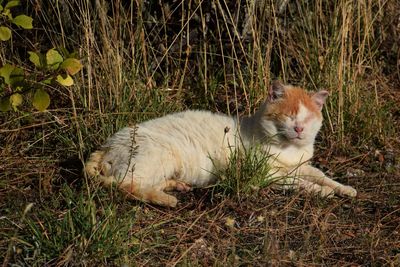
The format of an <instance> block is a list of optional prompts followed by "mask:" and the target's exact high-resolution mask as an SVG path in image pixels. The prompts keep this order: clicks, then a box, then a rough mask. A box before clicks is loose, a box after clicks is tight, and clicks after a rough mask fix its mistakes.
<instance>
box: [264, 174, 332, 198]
mask: <svg viewBox="0 0 400 267" xmlns="http://www.w3.org/2000/svg"><path fill="white" fill-rule="evenodd" d="M272 177H273V178H274V179H275V180H276V181H275V184H276V185H279V186H280V187H281V188H284V189H295V190H304V191H306V192H309V193H314V194H319V195H320V196H322V197H332V196H333V195H334V190H333V189H332V188H331V187H329V186H325V185H320V184H317V183H315V182H311V181H308V180H306V179H303V178H300V177H298V176H297V175H296V176H293V175H292V174H289V173H288V172H287V171H284V170H283V169H279V170H277V171H275V172H274V173H273V174H272Z"/></svg>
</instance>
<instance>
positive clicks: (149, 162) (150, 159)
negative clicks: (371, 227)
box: [85, 82, 357, 207]
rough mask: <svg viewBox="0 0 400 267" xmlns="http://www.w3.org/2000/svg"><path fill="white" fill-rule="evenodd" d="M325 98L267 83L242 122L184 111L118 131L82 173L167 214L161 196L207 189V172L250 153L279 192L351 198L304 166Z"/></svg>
mask: <svg viewBox="0 0 400 267" xmlns="http://www.w3.org/2000/svg"><path fill="white" fill-rule="evenodd" d="M327 96H328V92H327V91H323V90H322V91H319V92H316V93H310V92H307V91H305V90H303V89H301V88H299V87H294V86H291V85H283V84H281V83H280V82H274V83H273V84H272V85H271V90H270V94H269V97H268V99H267V100H266V101H265V103H264V104H263V105H262V106H261V108H260V109H259V110H258V111H257V112H256V113H255V114H254V115H252V116H249V117H243V118H236V117H229V116H226V115H220V114H213V113H211V112H208V111H184V112H180V113H175V114H170V115H167V116H164V117H161V118H157V119H154V120H150V121H146V122H143V123H141V124H139V125H137V126H135V127H126V128H123V129H122V130H120V131H119V132H117V133H116V134H114V135H113V136H111V137H110V138H109V139H108V140H107V141H106V143H105V144H104V145H103V146H102V147H101V149H100V150H98V151H96V152H94V153H92V155H91V156H90V159H89V160H88V162H87V163H86V167H85V170H86V172H87V174H89V175H90V176H94V177H98V178H99V179H100V180H101V181H102V182H103V183H104V184H106V185H109V184H112V183H115V184H116V185H117V186H118V188H120V189H121V190H123V191H125V192H127V193H129V194H131V195H133V196H134V197H135V198H137V199H140V200H143V201H146V202H151V203H155V204H159V205H163V206H170V207H175V206H176V204H177V201H178V200H177V198H176V197H175V196H173V195H171V194H168V193H167V191H170V190H180V191H186V190H189V189H190V188H191V187H203V186H207V185H209V184H212V183H215V182H216V177H215V176H214V175H213V173H215V171H214V168H215V166H219V167H224V166H226V165H227V164H228V161H229V157H230V155H231V153H232V151H233V150H232V148H234V149H240V148H242V147H245V148H246V147H251V146H254V145H258V146H261V148H262V149H263V150H264V151H265V153H268V154H269V155H270V156H271V160H270V162H269V164H270V165H271V166H272V167H273V176H274V177H283V186H284V187H286V188H298V189H303V190H306V191H310V192H315V193H318V194H321V195H322V196H329V195H333V194H338V195H341V196H350V197H355V196H356V195H357V191H356V190H355V189H354V188H352V187H350V186H345V185H342V184H340V183H338V182H336V181H333V180H332V179H330V178H328V177H326V176H325V175H324V173H323V172H322V171H320V170H319V169H317V168H315V167H312V166H311V165H310V163H309V160H310V159H311V157H312V156H313V153H314V141H315V137H316V135H317V133H318V131H319V129H320V127H321V125H322V114H321V109H322V107H323V104H324V102H325V99H326V97H327ZM281 183H282V181H281Z"/></svg>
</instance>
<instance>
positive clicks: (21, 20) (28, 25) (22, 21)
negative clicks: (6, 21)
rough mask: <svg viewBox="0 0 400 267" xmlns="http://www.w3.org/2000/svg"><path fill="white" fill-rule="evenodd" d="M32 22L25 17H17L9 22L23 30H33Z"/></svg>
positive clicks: (29, 18)
mask: <svg viewBox="0 0 400 267" xmlns="http://www.w3.org/2000/svg"><path fill="white" fill-rule="evenodd" d="M32 21H33V19H32V18H31V17H29V16H27V15H18V16H16V17H15V18H14V19H13V20H12V21H11V22H12V23H14V24H15V25H18V26H21V27H22V28H24V29H33V25H32Z"/></svg>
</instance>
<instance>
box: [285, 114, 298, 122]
mask: <svg viewBox="0 0 400 267" xmlns="http://www.w3.org/2000/svg"><path fill="white" fill-rule="evenodd" d="M285 116H286V117H287V118H288V119H289V120H291V121H294V120H295V119H296V116H295V115H285Z"/></svg>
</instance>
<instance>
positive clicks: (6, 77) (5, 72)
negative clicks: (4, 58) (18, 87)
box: [0, 64, 15, 85]
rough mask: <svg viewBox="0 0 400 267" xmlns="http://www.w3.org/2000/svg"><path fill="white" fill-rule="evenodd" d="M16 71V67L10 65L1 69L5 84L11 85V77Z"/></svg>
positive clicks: (0, 72) (0, 73)
mask: <svg viewBox="0 0 400 267" xmlns="http://www.w3.org/2000/svg"><path fill="white" fill-rule="evenodd" d="M14 69H15V67H14V66H11V65H10V64H5V65H4V66H3V67H1V68H0V76H1V77H3V78H4V82H5V83H6V84H8V85H10V84H11V83H10V75H11V72H12V71H13V70H14Z"/></svg>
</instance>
